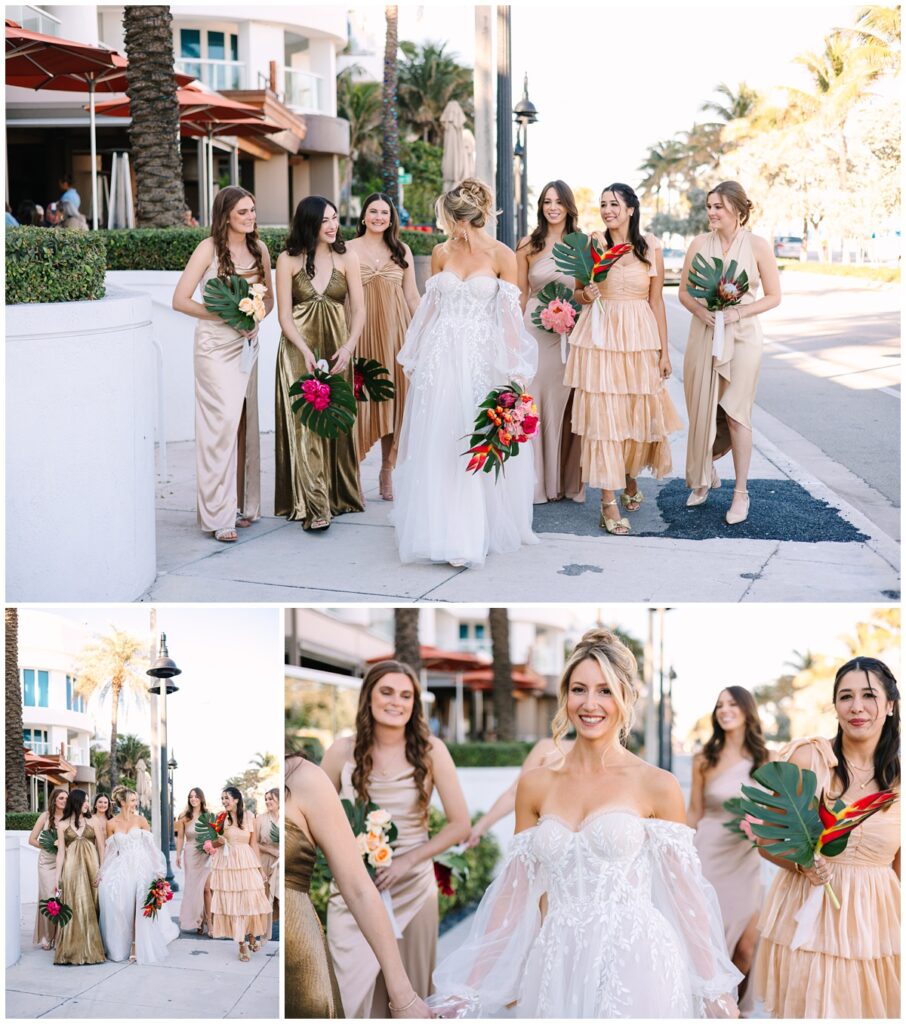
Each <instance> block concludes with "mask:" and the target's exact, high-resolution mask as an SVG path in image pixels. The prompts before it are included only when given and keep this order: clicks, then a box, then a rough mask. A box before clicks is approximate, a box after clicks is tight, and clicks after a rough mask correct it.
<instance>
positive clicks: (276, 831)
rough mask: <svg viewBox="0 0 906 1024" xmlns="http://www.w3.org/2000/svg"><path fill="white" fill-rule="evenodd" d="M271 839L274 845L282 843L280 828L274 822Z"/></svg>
mask: <svg viewBox="0 0 906 1024" xmlns="http://www.w3.org/2000/svg"><path fill="white" fill-rule="evenodd" d="M270 839H271V842H272V843H273V844H274V846H279V845H280V829H279V828H277V826H276V825H275V824H274V823H273V822H271V831H270Z"/></svg>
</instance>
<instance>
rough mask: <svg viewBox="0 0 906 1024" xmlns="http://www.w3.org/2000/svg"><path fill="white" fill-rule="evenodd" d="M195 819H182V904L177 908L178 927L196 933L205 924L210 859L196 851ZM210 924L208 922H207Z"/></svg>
mask: <svg viewBox="0 0 906 1024" xmlns="http://www.w3.org/2000/svg"><path fill="white" fill-rule="evenodd" d="M197 820H198V819H197V818H193V819H192V820H191V821H186V820H185V818H183V833H184V837H185V838H184V842H183V847H182V863H183V878H182V903H181V904H180V906H179V927H180V928H182V929H183V930H184V931H196V930H197V929H198V928H201V927H202V926H203V925H204V924H205V909H204V890H205V885H206V883H207V881H208V877H209V876H210V873H211V858H210V857H209V856H208V855H207V854H206V853H205V852H204V851H203V850H199V849H198V841H197V839H196V836H195V824H196V822H197ZM208 923H209V924H210V922H208Z"/></svg>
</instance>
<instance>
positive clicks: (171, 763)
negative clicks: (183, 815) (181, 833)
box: [167, 755, 179, 845]
mask: <svg viewBox="0 0 906 1024" xmlns="http://www.w3.org/2000/svg"><path fill="white" fill-rule="evenodd" d="M178 767H179V765H178V764H177V763H176V758H175V757H173V756H172V755H171V756H170V760H169V761H168V762H167V769H168V771H167V785H168V786H169V787H170V821H171V823H172V822H173V821H175V820H176V814H175V810H176V809H175V807H174V806H173V775H174V773H175V772H176V769H177V768H178ZM169 831H170V839H169V842H170V844H171V845H172V843H173V829H172V828H171V829H170V830H169Z"/></svg>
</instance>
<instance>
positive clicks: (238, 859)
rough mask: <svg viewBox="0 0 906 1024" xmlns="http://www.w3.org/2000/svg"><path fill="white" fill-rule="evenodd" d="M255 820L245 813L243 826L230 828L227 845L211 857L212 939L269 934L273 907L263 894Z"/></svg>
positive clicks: (226, 830) (241, 937)
mask: <svg viewBox="0 0 906 1024" xmlns="http://www.w3.org/2000/svg"><path fill="white" fill-rule="evenodd" d="M254 827H255V819H254V817H253V816H252V815H251V814H248V813H246V815H245V820H244V822H243V827H242V828H240V827H239V826H238V825H227V826H226V828H225V829H224V830H223V835H224V838H225V839H226V845H225V846H220V847H217V848H216V849H215V850H214V854H213V856H212V857H211V919H212V925H211V937H212V938H215V939H235V940H236V941H237V942H244V941H245V939H246V936H256V935H264V936H265V938H266V939H268V938H270V936H269V935H267V934H266V930H267V922H268V919H269V916H270V912H271V907H270V902H269V900H268V898H267V896H266V895H265V893H264V879H263V878H262V877H261V864H260V863H259V861H258V858H257V857H256V856H255V854H254V853H253V852H252V847H251V845H250V844H251V839H252V829H254Z"/></svg>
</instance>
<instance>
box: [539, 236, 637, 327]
mask: <svg viewBox="0 0 906 1024" xmlns="http://www.w3.org/2000/svg"><path fill="white" fill-rule="evenodd" d="M628 252H632V246H631V245H630V244H629V243H628V242H621V243H620V244H619V245H612V246H611V247H610V248H609V249H606V250H604V249H602V248H601V245H600V243H599V242H598V240H597V239H596V238H595V237H594V235H592V236H591V237H589V236H588V235H586V234H584V233H583V232H581V231H572V232H570V234H568V235H564V236H563V240H562V241H560V242H557V244H556V245H555V246H554V248H553V257H554V263H556V264H557V269H558V270H560V271H562V272H563V273H564V274H569V276H570V277H574V278H576V280H578V281H581V282H582V286H583V287H584V286H585V285H587V284H591V283H592V282H594V283H595V284H598V283H599V282H601V281H603V280H604V279H605V278H606V277H607V275H608V274H609V273H610V268H611V267H612V266H613V265H614V263H616V262H617V260H618V259H619V258H620V257H621V256H625V255H626V253H628ZM595 303H596V305H597V306H598V308H599V309H600V310H601V311H602V312H603V310H604V305H603V303H602V302H601V299H600V298H598V299H596V300H595Z"/></svg>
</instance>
